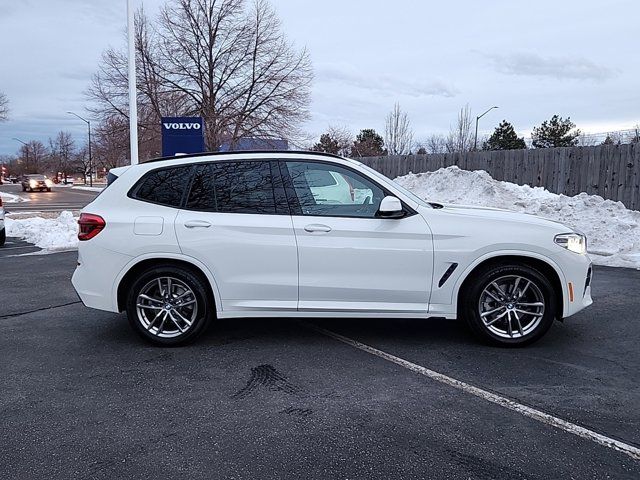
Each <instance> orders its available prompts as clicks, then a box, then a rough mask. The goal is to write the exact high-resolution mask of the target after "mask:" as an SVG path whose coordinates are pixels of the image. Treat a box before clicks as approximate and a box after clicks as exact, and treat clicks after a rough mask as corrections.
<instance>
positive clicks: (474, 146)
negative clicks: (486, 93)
mask: <svg viewBox="0 0 640 480" xmlns="http://www.w3.org/2000/svg"><path fill="white" fill-rule="evenodd" d="M494 108H498V107H491V108H490V109H489V110H487V111H486V112H484V113H483V114H482V115H478V116H477V117H476V135H475V137H474V139H473V151H474V152H475V151H476V150H477V149H478V122H479V121H480V119H481V118H482V117H484V116H485V115H486V114H487V113H489V112H490V111H491V110H493V109H494Z"/></svg>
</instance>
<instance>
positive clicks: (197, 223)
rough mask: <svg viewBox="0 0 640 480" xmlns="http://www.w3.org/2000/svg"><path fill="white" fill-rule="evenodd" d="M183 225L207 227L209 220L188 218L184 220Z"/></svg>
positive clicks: (209, 224)
mask: <svg viewBox="0 0 640 480" xmlns="http://www.w3.org/2000/svg"><path fill="white" fill-rule="evenodd" d="M184 226H185V227H187V228H209V227H210V226H211V222H207V221H206V220H188V221H186V222H184Z"/></svg>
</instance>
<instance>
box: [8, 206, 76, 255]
mask: <svg viewBox="0 0 640 480" xmlns="http://www.w3.org/2000/svg"><path fill="white" fill-rule="evenodd" d="M77 221H78V219H77V218H76V217H74V216H73V214H72V213H71V212H67V211H64V212H62V213H60V215H59V216H58V218H42V217H30V218H23V219H20V220H13V219H11V218H7V219H6V220H5V226H6V228H7V235H8V236H10V237H20V238H22V239H24V240H26V241H27V242H30V243H33V244H35V245H36V246H37V247H40V248H42V249H44V250H45V253H46V252H54V251H60V250H70V249H73V248H77V247H78V237H77V235H78V223H77Z"/></svg>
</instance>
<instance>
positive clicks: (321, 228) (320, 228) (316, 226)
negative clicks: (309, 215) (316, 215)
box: [304, 223, 331, 233]
mask: <svg viewBox="0 0 640 480" xmlns="http://www.w3.org/2000/svg"><path fill="white" fill-rule="evenodd" d="M304 231H305V232H309V233H313V232H323V233H329V232H330V231H331V227H330V226H329V225H322V224H320V223H312V224H311V225H307V226H306V227H304Z"/></svg>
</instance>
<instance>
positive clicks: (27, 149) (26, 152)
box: [11, 137, 29, 166]
mask: <svg viewBox="0 0 640 480" xmlns="http://www.w3.org/2000/svg"><path fill="white" fill-rule="evenodd" d="M11 140H15V141H16V142H20V143H21V144H23V145H24V147H25V148H24V154H25V155H26V157H27V158H25V160H26V162H27V166H28V165H29V145H28V144H26V143H25V142H23V141H22V140H20V139H19V138H16V137H13V138H12V139H11Z"/></svg>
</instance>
